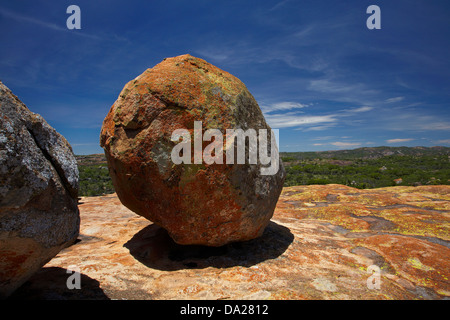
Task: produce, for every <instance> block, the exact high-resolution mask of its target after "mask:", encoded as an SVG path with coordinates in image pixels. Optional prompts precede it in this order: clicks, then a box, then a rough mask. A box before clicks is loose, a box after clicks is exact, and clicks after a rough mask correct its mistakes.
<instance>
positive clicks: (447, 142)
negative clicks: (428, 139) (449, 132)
mask: <svg viewBox="0 0 450 320" xmlns="http://www.w3.org/2000/svg"><path fill="white" fill-rule="evenodd" d="M437 143H443V144H450V139H444V140H438V141H437Z"/></svg>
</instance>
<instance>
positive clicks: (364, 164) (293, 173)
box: [76, 147, 450, 196]
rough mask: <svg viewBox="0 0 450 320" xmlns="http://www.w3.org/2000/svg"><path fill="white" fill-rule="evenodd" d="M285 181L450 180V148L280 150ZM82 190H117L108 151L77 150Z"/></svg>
mask: <svg viewBox="0 0 450 320" xmlns="http://www.w3.org/2000/svg"><path fill="white" fill-rule="evenodd" d="M280 154H281V158H282V160H283V163H284V165H285V167H286V181H285V186H298V185H312V184H334V183H336V184H343V185H347V186H352V187H356V188H360V189H366V188H379V187H387V186H395V185H403V186H412V185H414V186H416V185H444V184H450V161H449V160H450V148H447V147H373V148H359V149H354V150H336V151H318V152H281V153H280ZM76 158H77V161H78V168H79V170H80V192H79V193H80V195H81V196H96V195H102V194H108V193H113V192H114V187H113V185H112V181H111V178H110V176H109V171H108V165H107V163H106V158H105V155H104V154H91V155H78V156H76Z"/></svg>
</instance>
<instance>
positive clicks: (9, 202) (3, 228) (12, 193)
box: [0, 82, 80, 297]
mask: <svg viewBox="0 0 450 320" xmlns="http://www.w3.org/2000/svg"><path fill="white" fill-rule="evenodd" d="M77 196H78V167H77V163H76V159H75V156H74V155H73V152H72V148H71V147H70V145H69V143H68V142H67V141H66V139H65V138H64V137H63V136H61V135H60V134H59V133H57V132H56V131H55V129H53V128H52V127H50V126H49V125H48V123H47V122H46V121H45V120H44V119H43V118H42V117H41V116H40V115H38V114H35V113H32V112H31V111H30V110H29V109H28V108H27V107H26V106H25V105H24V104H23V103H22V102H21V101H20V100H19V99H18V98H17V97H16V96H15V95H14V94H13V93H12V92H11V91H10V90H9V89H8V88H7V87H6V86H5V85H3V83H1V82H0V297H5V296H8V295H9V294H10V293H11V292H12V291H14V290H15V289H16V288H17V287H18V286H20V285H21V284H22V283H23V282H25V281H26V280H27V279H28V278H29V277H30V276H31V275H32V274H33V273H34V272H36V271H37V270H38V269H39V268H40V267H41V266H43V265H44V264H45V263H47V262H48V261H49V260H50V259H51V258H52V257H54V256H55V255H56V254H57V253H58V252H59V251H60V250H61V249H62V248H64V247H65V246H67V245H69V244H70V243H72V242H73V241H74V240H75V239H76V237H77V236H78V232H79V224H80V219H79V212H78V207H77Z"/></svg>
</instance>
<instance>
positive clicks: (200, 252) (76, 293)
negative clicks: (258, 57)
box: [13, 185, 450, 300]
mask: <svg viewBox="0 0 450 320" xmlns="http://www.w3.org/2000/svg"><path fill="white" fill-rule="evenodd" d="M449 195H450V186H421V187H390V188H383V189H373V190H360V189H354V188H350V187H346V186H342V185H328V186H299V187H289V188H285V189H283V192H282V194H281V196H280V200H279V201H278V204H277V208H276V210H275V213H274V216H273V219H272V221H271V222H270V224H269V226H268V227H267V228H266V230H265V232H264V234H263V236H262V237H260V238H257V239H254V240H250V241H246V242H238V243H232V244H228V245H226V246H223V247H204V246H182V245H177V244H176V243H175V242H174V241H173V240H172V239H171V238H170V237H169V236H168V234H167V232H166V231H165V230H164V229H162V228H160V227H158V226H156V225H155V224H152V223H150V222H149V221H148V220H146V219H145V218H142V217H139V216H138V215H136V214H134V213H133V212H131V211H129V210H128V209H127V208H125V207H124V206H123V205H121V203H120V201H119V199H118V198H117V196H116V195H109V196H104V197H92V198H82V200H81V202H82V204H81V205H80V212H81V217H82V220H81V221H82V224H81V230H80V233H81V235H80V240H81V241H80V242H78V243H77V244H75V245H73V246H71V247H69V248H67V249H64V250H63V251H61V252H60V254H59V255H58V256H57V257H55V258H54V259H52V260H51V261H50V262H49V263H48V264H47V265H46V266H45V267H44V268H43V269H42V270H41V271H39V273H37V274H36V275H35V276H33V277H32V278H31V279H30V281H29V282H27V283H26V284H25V285H24V286H23V287H22V288H20V289H19V290H18V291H17V292H16V294H15V295H14V296H13V298H17V299H20V298H22V299H27V298H29V299H32V298H41V299H108V298H110V299H120V300H121V299H443V298H449V297H450V280H449V278H450V264H449V261H450V248H449V245H450V232H449V227H450V223H449V222H450V212H449V210H450V197H449ZM99 248H101V250H99ZM371 265H376V266H378V267H379V268H380V269H381V274H380V282H379V283H380V287H379V289H376V288H374V289H370V288H369V287H368V286H367V280H368V278H369V277H370V276H371V274H370V273H368V269H369V267H370V266H371ZM73 266H75V267H78V268H79V270H80V272H81V277H82V278H81V289H80V290H68V289H67V287H66V280H67V278H68V277H69V274H67V273H66V269H71V268H72V267H73Z"/></svg>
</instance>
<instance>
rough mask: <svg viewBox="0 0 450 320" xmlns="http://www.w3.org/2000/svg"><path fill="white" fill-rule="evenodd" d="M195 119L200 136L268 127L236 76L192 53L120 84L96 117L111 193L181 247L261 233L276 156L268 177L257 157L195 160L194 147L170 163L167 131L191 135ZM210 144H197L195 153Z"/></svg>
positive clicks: (271, 204) (278, 184) (279, 178)
mask: <svg viewBox="0 0 450 320" xmlns="http://www.w3.org/2000/svg"><path fill="white" fill-rule="evenodd" d="M195 121H201V126H202V128H201V129H202V130H203V131H202V134H203V132H204V131H206V130H207V129H218V130H220V131H221V132H222V133H223V134H225V132H226V130H227V129H242V130H247V129H253V130H255V131H257V132H258V130H260V129H264V130H267V131H268V132H271V131H270V127H269V126H268V125H267V123H266V121H265V119H264V116H263V114H262V112H261V110H260V108H259V106H258V104H257V102H256V101H255V99H254V98H253V96H252V95H251V94H250V92H249V91H248V89H247V88H246V87H245V85H244V84H243V83H242V82H241V81H240V80H239V79H238V78H236V77H234V76H233V75H231V74H229V73H228V72H225V71H223V70H221V69H219V68H217V67H215V66H213V65H211V64H209V63H208V62H206V61H204V60H202V59H199V58H195V57H193V56H191V55H182V56H178V57H174V58H167V59H164V61H162V62H161V63H159V64H158V65H156V66H155V67H153V68H151V69H148V70H146V71H145V72H144V73H142V74H141V75H140V76H138V77H137V78H136V79H134V80H132V81H130V82H128V83H127V84H126V86H125V87H124V89H123V90H122V92H121V93H120V95H119V97H118V99H117V100H116V102H115V103H114V105H113V106H112V107H111V109H110V111H109V113H108V114H107V115H106V117H105V120H104V122H103V127H102V131H101V136H100V144H101V146H102V147H103V148H104V150H105V154H106V158H107V161H108V166H109V169H110V174H111V177H112V180H113V184H114V187H115V190H116V192H117V195H118V197H119V198H120V200H121V201H122V203H123V204H124V205H125V206H126V207H128V208H129V209H130V210H132V211H134V212H135V213H137V214H139V215H142V216H144V217H146V218H147V219H149V220H150V221H152V222H155V223H156V224H158V225H160V226H162V227H163V228H165V229H166V230H167V231H168V232H169V234H170V236H171V237H172V238H173V239H174V240H175V241H176V242H177V243H180V244H204V245H210V246H220V245H224V244H226V243H229V242H233V241H243V240H249V239H253V238H256V237H258V236H261V235H262V233H263V231H264V228H265V227H266V226H267V224H268V223H269V220H270V218H271V217H272V215H273V211H274V209H275V205H276V202H277V199H278V197H279V194H280V192H281V190H282V186H283V182H284V178H285V172H284V167H283V165H282V163H281V160H280V167H279V170H278V171H277V172H276V173H275V174H273V175H262V174H261V168H262V167H263V165H262V164H261V162H260V161H258V163H257V164H250V163H249V161H246V163H245V164H228V159H226V160H227V162H226V161H225V159H224V160H223V163H224V164H220V163H212V164H206V163H204V162H202V163H198V162H195V161H193V159H195V152H196V151H195V150H194V152H192V153H191V160H192V161H191V163H185V162H182V163H181V164H175V163H174V162H173V161H172V150H173V148H174V146H175V145H176V142H174V141H172V133H173V132H174V131H175V130H177V129H184V130H188V132H189V134H190V136H191V137H192V136H194V128H195V125H194V122H195ZM193 140H194V139H191V141H193ZM224 140H225V139H224ZM209 143H210V142H208V141H202V145H201V146H202V150H201V151H203V150H204V148H205V147H206V146H208V144H209ZM227 143H228V142H227ZM227 147H228V146H226V147H224V148H223V150H222V156H224V155H225V154H226V152H225V151H226V148H227ZM231 148H233V146H231ZM234 148H235V150H236V145H235V146H234ZM249 149H250V147H249V145H246V146H245V150H246V151H245V152H246V157H247V154H249V152H250V151H249ZM268 149H269V150H270V149H271V146H269V148H268ZM254 151H255V150H253V152H254ZM274 151H275V150H273V151H271V152H274ZM247 159H248V157H247ZM232 160H233V159H232ZM225 163H227V164H225Z"/></svg>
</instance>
